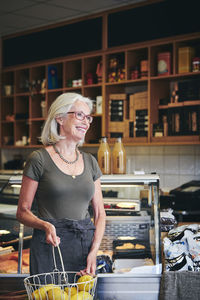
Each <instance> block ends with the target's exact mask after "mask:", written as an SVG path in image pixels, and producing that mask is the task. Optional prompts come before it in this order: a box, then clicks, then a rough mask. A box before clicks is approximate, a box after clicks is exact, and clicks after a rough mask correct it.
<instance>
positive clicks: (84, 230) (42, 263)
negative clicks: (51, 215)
mask: <svg viewBox="0 0 200 300" xmlns="http://www.w3.org/2000/svg"><path fill="white" fill-rule="evenodd" d="M45 221H48V222H50V223H52V224H53V225H54V226H55V228H56V234H57V236H59V237H60V245H59V247H60V250H61V253H62V258H63V263H64V268H65V271H75V272H77V271H80V270H82V269H84V268H86V266H87V256H88V253H89V251H90V248H91V245H92V241H93V236H94V231H95V226H94V224H93V222H92V221H91V220H90V218H88V219H85V220H80V221H74V220H68V219H59V220H54V219H50V220H49V219H45ZM55 258H56V265H57V269H58V270H59V271H63V270H62V266H61V262H60V257H59V254H58V251H57V249H55ZM54 269H55V266H54V262H53V253H52V245H50V244H47V243H46V236H45V231H43V230H39V229H34V231H33V237H32V240H31V246H30V275H35V274H40V273H48V272H52V271H53V270H54Z"/></svg>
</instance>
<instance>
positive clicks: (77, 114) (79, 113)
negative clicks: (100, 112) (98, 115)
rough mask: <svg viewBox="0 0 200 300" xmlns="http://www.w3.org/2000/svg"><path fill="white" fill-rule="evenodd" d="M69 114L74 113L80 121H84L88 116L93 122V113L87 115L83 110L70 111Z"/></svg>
mask: <svg viewBox="0 0 200 300" xmlns="http://www.w3.org/2000/svg"><path fill="white" fill-rule="evenodd" d="M67 114H74V115H75V118H76V119H77V120H79V121H83V120H84V119H85V118H86V120H87V121H88V122H89V123H92V120H93V117H92V116H91V115H86V114H84V113H83V112H82V111H69V112H68V113H67Z"/></svg>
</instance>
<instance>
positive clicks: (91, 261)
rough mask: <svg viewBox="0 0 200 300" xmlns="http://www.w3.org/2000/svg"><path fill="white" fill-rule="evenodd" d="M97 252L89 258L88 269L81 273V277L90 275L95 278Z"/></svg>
mask: <svg viewBox="0 0 200 300" xmlns="http://www.w3.org/2000/svg"><path fill="white" fill-rule="evenodd" d="M96 257H97V256H96V252H90V253H89V254H88V257H87V267H86V268H85V269H84V270H81V271H80V274H81V276H83V275H86V274H89V275H92V276H94V275H95V272H96Z"/></svg>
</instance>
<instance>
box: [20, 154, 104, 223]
mask: <svg viewBox="0 0 200 300" xmlns="http://www.w3.org/2000/svg"><path fill="white" fill-rule="evenodd" d="M82 155H83V161H84V170H83V172H82V173H81V174H80V175H77V176H76V178H72V176H71V175H67V174H65V173H63V172H62V171H61V170H60V169H59V168H58V167H57V166H56V164H55V163H54V161H53V160H52V158H51V157H50V155H49V153H48V151H47V150H46V149H44V148H42V149H40V150H36V151H33V152H32V153H31V155H30V156H29V158H28V160H27V162H26V165H25V168H24V172H23V174H24V175H25V176H28V177H30V178H31V179H33V180H35V181H37V182H38V188H37V191H36V195H35V198H36V201H37V205H38V216H39V217H42V218H49V219H62V218H67V219H72V220H82V219H85V218H86V217H89V213H88V206H89V203H90V201H91V199H92V197H93V195H94V190H95V187H94V181H96V180H97V179H98V178H99V177H100V176H101V175H102V173H101V170H100V168H99V166H98V163H97V161H96V159H95V158H94V157H93V156H92V155H91V154H89V153H84V152H82Z"/></svg>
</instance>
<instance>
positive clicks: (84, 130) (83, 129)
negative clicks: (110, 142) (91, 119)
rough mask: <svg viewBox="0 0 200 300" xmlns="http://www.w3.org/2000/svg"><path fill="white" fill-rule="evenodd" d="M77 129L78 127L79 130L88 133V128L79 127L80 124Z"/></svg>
mask: <svg viewBox="0 0 200 300" xmlns="http://www.w3.org/2000/svg"><path fill="white" fill-rule="evenodd" d="M76 129H78V130H79V131H81V132H83V133H86V131H87V128H83V127H79V126H77V127H76Z"/></svg>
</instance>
